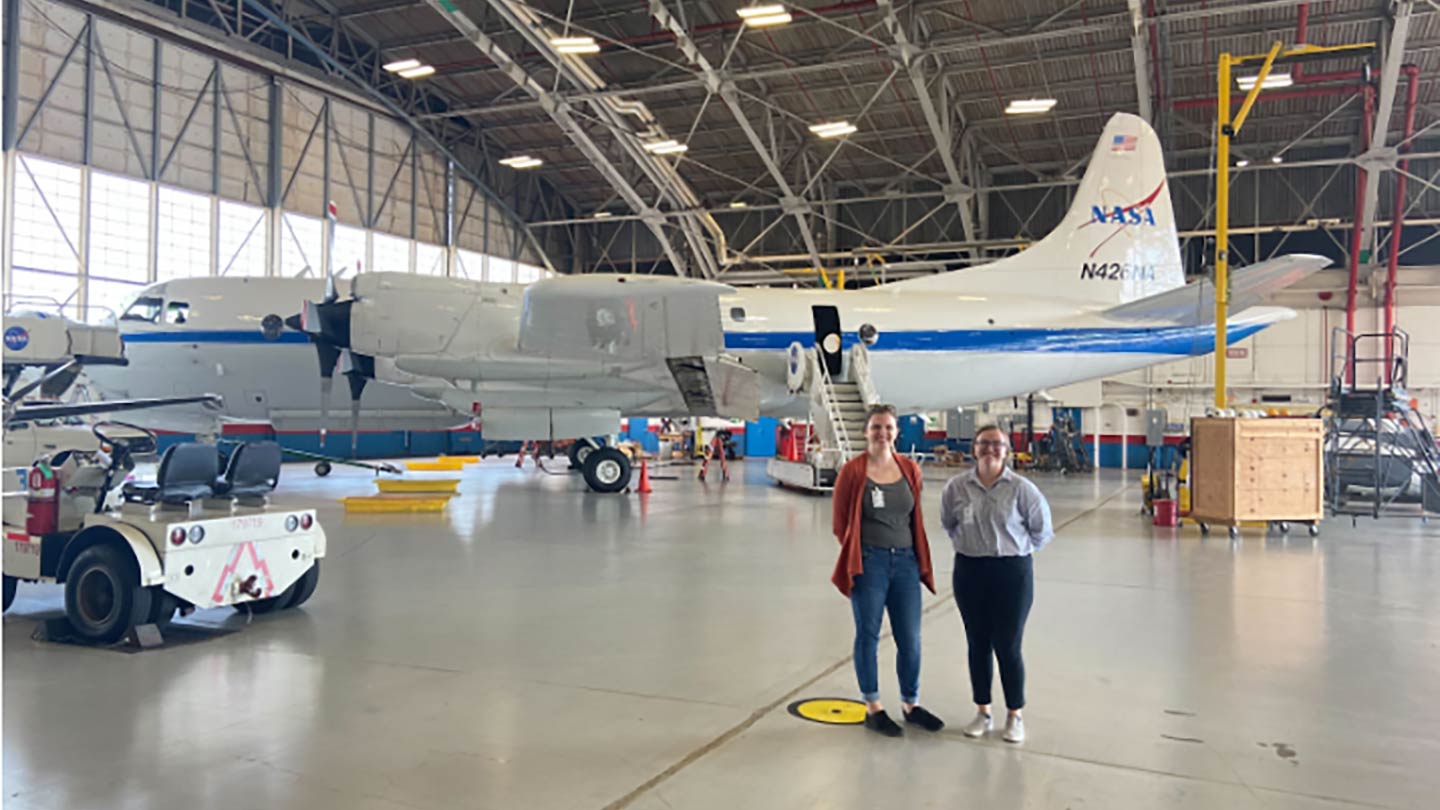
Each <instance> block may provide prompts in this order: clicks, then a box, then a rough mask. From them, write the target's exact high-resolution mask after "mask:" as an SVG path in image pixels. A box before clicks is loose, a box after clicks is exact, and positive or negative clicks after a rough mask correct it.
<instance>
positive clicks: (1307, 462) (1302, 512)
mask: <svg viewBox="0 0 1440 810" xmlns="http://www.w3.org/2000/svg"><path fill="white" fill-rule="evenodd" d="M1190 436H1191V439H1192V441H1191V446H1192V450H1191V460H1190V480H1191V483H1192V487H1193V495H1192V502H1193V507H1192V509H1191V511H1190V517H1191V519H1193V520H1197V521H1201V522H1204V523H1217V524H1221V525H1231V526H1233V525H1235V524H1237V523H1239V522H1240V521H1245V520H1264V521H1295V522H1301V521H1319V520H1320V519H1321V518H1322V517H1323V516H1324V515H1323V510H1324V506H1323V500H1322V499H1323V495H1324V483H1325V478H1324V471H1323V465H1324V444H1325V426H1324V423H1323V421H1322V420H1320V419H1282V418H1277V419H1216V418H1209V417H1205V418H1196V419H1193V420H1192V421H1191V425H1190Z"/></svg>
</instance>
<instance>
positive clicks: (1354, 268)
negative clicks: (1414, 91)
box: [1345, 84, 1375, 385]
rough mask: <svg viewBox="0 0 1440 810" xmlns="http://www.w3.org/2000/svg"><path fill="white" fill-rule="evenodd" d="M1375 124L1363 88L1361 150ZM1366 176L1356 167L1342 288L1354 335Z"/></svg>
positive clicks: (1351, 378)
mask: <svg viewBox="0 0 1440 810" xmlns="http://www.w3.org/2000/svg"><path fill="white" fill-rule="evenodd" d="M1374 124H1375V90H1374V88H1373V87H1371V86H1370V85H1368V84H1367V85H1365V117H1364V122H1363V124H1362V129H1361V131H1360V151H1361V153H1362V154H1363V153H1365V152H1368V151H1370V131H1371V130H1372V129H1374V128H1375V127H1374ZM1365 175H1366V172H1365V170H1364V169H1362V168H1360V166H1358V165H1357V166H1356V167H1355V227H1354V229H1353V230H1352V232H1351V234H1350V282H1349V284H1348V285H1347V286H1346V288H1345V331H1346V332H1347V333H1349V334H1351V335H1353V334H1355V298H1356V296H1357V295H1358V293H1359V290H1360V237H1361V234H1363V233H1364V231H1365ZM1346 369H1347V370H1346V373H1345V376H1346V377H1347V380H1346V381H1347V382H1348V383H1349V384H1351V385H1354V384H1355V367H1354V365H1353V364H1351V363H1347V364H1346Z"/></svg>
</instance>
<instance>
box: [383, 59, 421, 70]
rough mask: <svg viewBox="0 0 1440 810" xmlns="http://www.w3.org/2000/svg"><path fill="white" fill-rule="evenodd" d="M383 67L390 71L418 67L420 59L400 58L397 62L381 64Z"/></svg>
mask: <svg viewBox="0 0 1440 810" xmlns="http://www.w3.org/2000/svg"><path fill="white" fill-rule="evenodd" d="M383 67H384V68H385V70H386V71H388V72H390V73H399V72H400V71H402V70H409V69H410V68H417V67H420V60H419V59H401V60H400V61H398V62H387V63H386V64H385V65H383Z"/></svg>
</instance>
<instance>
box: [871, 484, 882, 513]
mask: <svg viewBox="0 0 1440 810" xmlns="http://www.w3.org/2000/svg"><path fill="white" fill-rule="evenodd" d="M870 505H871V506H872V507H874V508H876V509H884V508H885V490H883V489H881V488H880V487H874V488H873V489H871V490H870Z"/></svg>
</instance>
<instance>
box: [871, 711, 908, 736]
mask: <svg viewBox="0 0 1440 810" xmlns="http://www.w3.org/2000/svg"><path fill="white" fill-rule="evenodd" d="M865 727H866V728H868V729H870V730H871V731H878V732H879V733H881V734H884V735H885V736H886V737H903V736H904V735H905V729H903V728H901V727H900V726H899V725H897V724H896V723H895V721H894V720H891V719H890V715H888V714H886V713H885V712H884V711H878V712H871V713H870V714H867V715H865Z"/></svg>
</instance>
